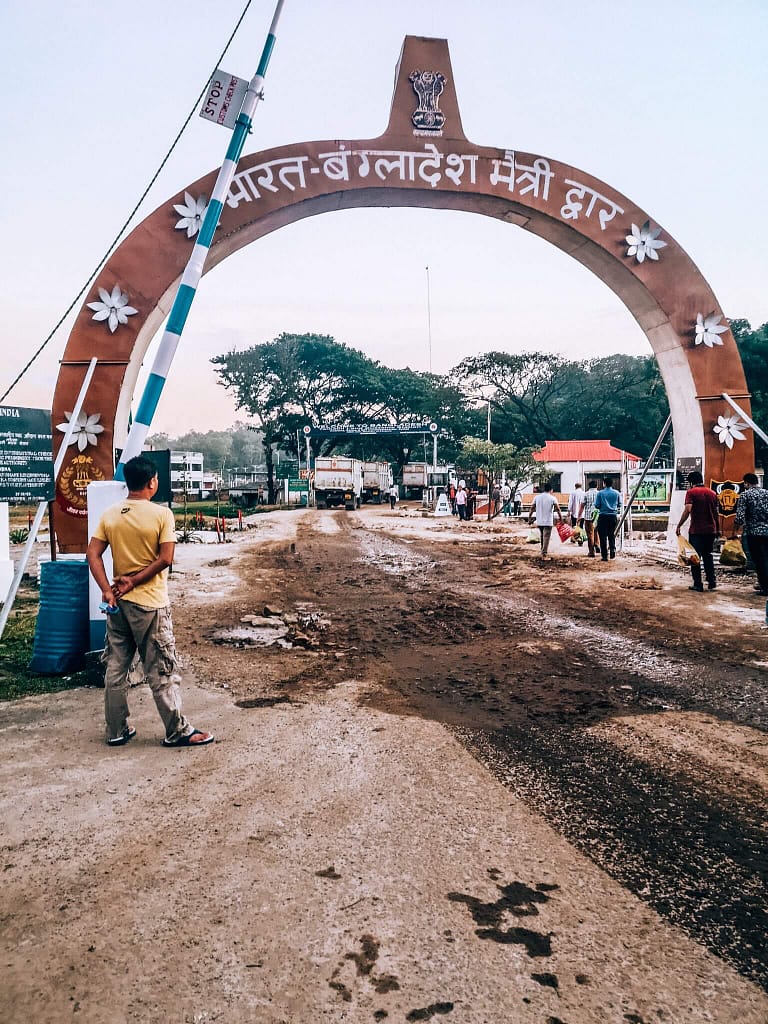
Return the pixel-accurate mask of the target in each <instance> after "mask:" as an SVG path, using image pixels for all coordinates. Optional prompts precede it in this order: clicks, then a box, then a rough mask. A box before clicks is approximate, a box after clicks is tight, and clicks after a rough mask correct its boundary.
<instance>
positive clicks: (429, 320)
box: [426, 267, 432, 373]
mask: <svg viewBox="0 0 768 1024" xmlns="http://www.w3.org/2000/svg"><path fill="white" fill-rule="evenodd" d="M426 271H427V332H428V335H427V336H428V341H429V372H430V373H432V298H431V295H430V287H429V267H427V268H426Z"/></svg>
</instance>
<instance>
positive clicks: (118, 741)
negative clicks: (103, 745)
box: [107, 727, 136, 747]
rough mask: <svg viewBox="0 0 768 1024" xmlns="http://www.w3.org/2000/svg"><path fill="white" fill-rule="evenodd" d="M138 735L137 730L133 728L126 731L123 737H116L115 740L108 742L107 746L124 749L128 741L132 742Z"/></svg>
mask: <svg viewBox="0 0 768 1024" xmlns="http://www.w3.org/2000/svg"><path fill="white" fill-rule="evenodd" d="M135 735H136V730H135V729H134V728H133V727H131V728H130V729H124V730H123V734H122V736H115V737H114V739H108V740H107V746H109V747H122V746H124V745H125V744H126V743H127V742H128V740H132V739H133V737H134V736H135Z"/></svg>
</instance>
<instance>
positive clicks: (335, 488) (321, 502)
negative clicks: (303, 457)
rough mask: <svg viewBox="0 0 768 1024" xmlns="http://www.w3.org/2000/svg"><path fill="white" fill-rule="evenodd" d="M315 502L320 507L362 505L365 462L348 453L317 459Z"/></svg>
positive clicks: (353, 506) (348, 507) (353, 507)
mask: <svg viewBox="0 0 768 1024" xmlns="http://www.w3.org/2000/svg"><path fill="white" fill-rule="evenodd" d="M314 484H315V503H316V505H317V507H318V508H340V507H341V506H342V505H343V506H344V508H347V509H355V508H359V507H360V502H361V500H362V496H363V464H362V462H360V461H359V460H358V459H351V458H348V457H347V456H346V455H329V456H327V457H322V458H318V459H315V478H314Z"/></svg>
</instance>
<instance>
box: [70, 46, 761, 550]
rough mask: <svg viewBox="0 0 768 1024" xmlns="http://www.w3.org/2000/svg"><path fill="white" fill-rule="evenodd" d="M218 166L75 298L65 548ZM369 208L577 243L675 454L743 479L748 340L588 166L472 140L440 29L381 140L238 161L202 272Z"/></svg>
mask: <svg viewBox="0 0 768 1024" xmlns="http://www.w3.org/2000/svg"><path fill="white" fill-rule="evenodd" d="M215 178H216V172H211V173H210V174H208V175H206V177H204V178H201V179H200V180H199V181H197V182H195V183H194V184H192V185H189V186H188V187H187V188H186V189H184V190H183V191H182V192H180V193H179V194H178V195H176V196H174V197H173V198H172V199H170V200H169V201H168V202H167V203H164V204H163V205H162V206H160V207H159V208H158V209H157V210H155V212H154V213H152V214H151V215H150V216H149V217H147V219H146V220H145V221H143V223H142V224H140V225H139V226H138V227H137V228H136V229H135V230H134V231H133V232H132V233H131V234H130V235H129V237H128V238H127V239H126V240H125V241H124V242H123V243H122V245H121V246H120V247H119V248H118V249H117V250H116V252H115V253H114V255H113V256H112V258H111V259H110V260H109V262H108V263H107V265H106V266H105V267H104V269H103V270H102V271H101V273H100V274H99V277H98V280H97V282H96V286H95V287H94V290H93V294H89V295H88V296H87V299H86V302H85V303H84V304H83V307H82V309H81V310H80V313H79V315H78V318H77V321H76V323H75V326H74V328H73V330H72V334H71V335H70V337H69V341H68V343H67V347H66V351H65V353H64V358H63V360H62V365H61V371H60V373H59V379H58V382H57V386H56V392H55V396H54V402H53V416H54V419H53V422H54V423H63V422H64V420H65V413H66V412H67V411H69V410H71V409H72V406H73V400H74V397H75V395H76V394H77V392H78V390H79V388H80V385H81V383H82V381H83V376H84V372H85V368H86V366H87V364H88V362H89V360H90V359H91V358H92V357H93V356H96V357H97V358H98V360H99V361H98V365H97V368H96V373H95V376H94V379H93V382H92V384H91V389H90V391H89V393H88V396H87V398H86V403H85V413H86V416H87V417H88V419H89V422H85V421H83V427H82V429H81V430H80V431H79V432H77V431H76V435H75V437H76V439H77V438H79V443H78V444H76V445H73V446H72V449H71V454H69V455H68V456H67V458H66V459H65V461H64V464H63V468H62V472H61V474H60V476H59V479H58V482H57V504H58V508H57V515H56V517H55V524H56V533H57V536H58V540H59V544H60V546H61V548H62V550H63V551H80V550H84V547H85V543H86V539H87V538H86V523H87V519H86V504H85V488H86V486H87V484H88V483H89V482H90V481H91V480H101V479H111V478H112V475H113V469H114V462H113V451H114V448H115V447H121V445H122V443H123V442H124V440H125V437H126V435H127V427H128V413H129V409H130V402H131V398H132V396H133V392H134V388H135V385H136V379H137V376H138V372H139V368H140V366H141V363H142V360H143V358H144V355H145V353H146V351H147V347H148V346H149V343H150V341H151V339H152V337H153V336H154V334H155V332H156V331H157V329H158V328H159V327H160V325H161V323H162V321H163V319H164V318H165V317H166V315H167V314H168V312H169V310H170V306H171V303H172V301H173V297H174V295H175V292H176V288H177V285H178V282H179V278H180V276H181V274H182V271H183V269H184V267H185V265H186V262H187V259H188V258H189V254H190V250H191V247H192V246H193V244H194V237H195V235H196V233H197V231H198V229H199V226H200V223H201V219H202V212H203V210H204V208H205V205H206V202H207V197H208V196H210V194H211V189H212V187H213V183H214V181H215ZM365 206H418V207H431V208H434V209H442V210H464V211H468V212H470V213H479V214H483V215H485V216H488V217H495V218H497V219H499V220H505V221H508V222H509V223H510V224H513V225H516V226H517V227H521V228H524V229H525V230H526V231H531V232H533V233H534V234H537V235H540V236H541V237H542V238H546V239H547V240H548V241H550V242H552V244H553V245H556V246H557V247H558V248H560V249H562V250H563V251H564V252H566V253H568V254H569V255H571V256H573V257H574V259H577V260H578V261H579V262H580V263H582V264H584V266H586V267H589V269H590V270H592V271H593V273H595V274H596V275H597V276H598V277H599V278H600V280H601V281H603V282H605V284H607V285H608V286H609V287H610V288H611V289H612V290H613V291H614V292H615V293H616V294H617V295H618V296H619V297H620V298H621V299H622V301H623V302H624V304H625V305H626V307H627V309H628V310H629V311H630V312H631V313H632V315H633V316H634V317H635V319H636V320H637V322H638V323H639V324H640V326H641V327H642V329H643V330H644V331H645V334H646V336H647V338H648V341H649V342H650V344H651V347H652V349H653V351H654V353H655V354H656V358H657V360H658V363H659V367H660V370H661V373H662V376H663V378H664V383H665V385H666V389H667V394H668V396H669V403H670V407H671V412H672V423H673V429H674V433H675V445H676V453H677V455H678V457H683V458H685V457H687V458H700V459H702V460H703V468H704V474H705V480H706V481H707V483H710V482H711V481H720V482H722V481H728V480H731V481H740V480H741V479H742V476H743V474H744V473H745V472H747V471H749V470H751V469H752V468H753V462H754V450H753V439H752V433H751V431H747V430H746V428H744V424H742V423H740V421H739V419H738V417H737V416H734V413H733V410H732V408H731V407H730V406H729V405H728V404H727V403H726V402H725V401H724V400H723V398H722V394H723V392H725V393H727V394H729V395H730V396H731V397H732V398H734V399H736V400H737V401H738V402H739V403H740V405H741V406H742V407H743V408H744V409H745V411H746V412H747V413H749V405H748V395H747V388H746V381H745V379H744V372H743V369H742V365H741V360H740V358H739V353H738V351H737V348H736V344H735V342H734V339H733V336H732V335H731V332H730V330H729V329H728V328H727V325H726V324H725V323H724V322H723V319H724V318H723V314H722V311H721V309H720V306H719V304H718V302H717V299H716V298H715V296H714V293H713V292H712V289H711V288H710V287H709V285H708V284H707V282H706V281H705V280H704V278H703V277H702V275H701V274H700V273H699V271H698V270H697V269H696V267H695V266H694V264H693V262H692V261H691V260H690V258H689V257H688V256H687V255H686V253H685V252H684V250H683V249H682V248H681V247H680V246H679V245H678V244H677V242H675V240H674V239H673V238H671V237H670V236H669V235H668V234H667V232H666V231H664V230H663V229H662V228H661V227H659V226H658V225H657V224H656V223H655V222H654V221H653V220H652V219H651V218H650V217H649V215H648V214H647V213H645V212H644V211H643V210H641V209H639V208H638V207H637V206H636V205H635V204H634V203H633V202H632V201H631V200H629V199H627V198H626V197H625V196H623V195H620V194H619V193H618V192H616V191H614V189H612V188H610V186H608V185H606V184H604V183H603V182H602V181H600V180H599V179H597V178H594V177H592V175H590V174H586V173H585V172H584V171H580V170H578V169H576V168H575V167H570V166H568V165H566V164H561V163H558V162H557V161H555V160H551V159H549V158H545V157H542V156H537V155H535V154H531V153H520V152H513V151H511V150H499V149H492V148H488V147H479V146H475V145H474V144H473V143H470V142H468V141H467V139H466V138H465V136H464V133H463V130H462V126H461V117H460V114H459V105H458V100H457V96H456V91H455V86H454V81H453V75H452V72H451V62H450V56H449V53H448V44H447V42H446V41H445V40H442V39H424V38H418V37H413V36H408V37H406V40H405V43H404V45H403V50H402V54H401V57H400V62H399V65H398V68H397V73H396V81H395V91H394V96H393V101H392V110H391V115H390V120H389V126H388V127H387V130H386V132H385V134H384V135H382V136H381V137H380V138H377V139H373V140H368V141H352V140H343V141H340V140H338V139H336V140H333V141H326V142H310V143H299V144H297V145H292V146H286V147H281V148H279V149H274V150H268V151H265V152H262V153H256V154H254V155H252V156H249V157H246V158H244V159H243V160H241V162H240V164H239V166H238V171H237V174H236V175H235V178H234V181H233V183H232V186H231V189H230V192H229V196H228V199H227V202H226V205H225V206H224V209H223V212H222V216H221V222H220V224H219V227H218V230H217V232H216V234H215V236H214V240H213V244H212V245H211V249H210V255H209V258H208V262H207V266H206V270H210V269H211V268H212V267H214V266H216V264H217V263H220V262H221V261H222V260H223V259H225V258H226V257H227V256H229V255H230V253H233V252H236V251H237V250H238V249H241V248H242V247H243V246H245V245H248V244H249V243H250V242H253V241H255V240H256V239H258V238H261V237H262V235H266V234H268V233H269V232H271V231H275V230H276V229H277V228H281V227H283V226H284V225H286V224H291V223H292V222H294V221H297V220H300V219H302V218H304V217H311V216H313V215H315V214H318V213H326V212H329V211H333V210H340V209H348V208H352V207H365ZM182 344H183V342H182ZM94 426H97V427H102V428H103V430H101V431H98V430H95V431H94V430H93V427H94ZM89 428H90V429H89ZM740 428H741V429H740ZM61 440H62V439H61V437H60V436H58V437H57V438H56V439H55V443H56V444H57V445H59V444H60V443H61ZM678 499H679V496H678Z"/></svg>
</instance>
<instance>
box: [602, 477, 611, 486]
mask: <svg viewBox="0 0 768 1024" xmlns="http://www.w3.org/2000/svg"><path fill="white" fill-rule="evenodd" d="M603 484H604V486H605V487H613V477H612V476H604V477H603Z"/></svg>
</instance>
